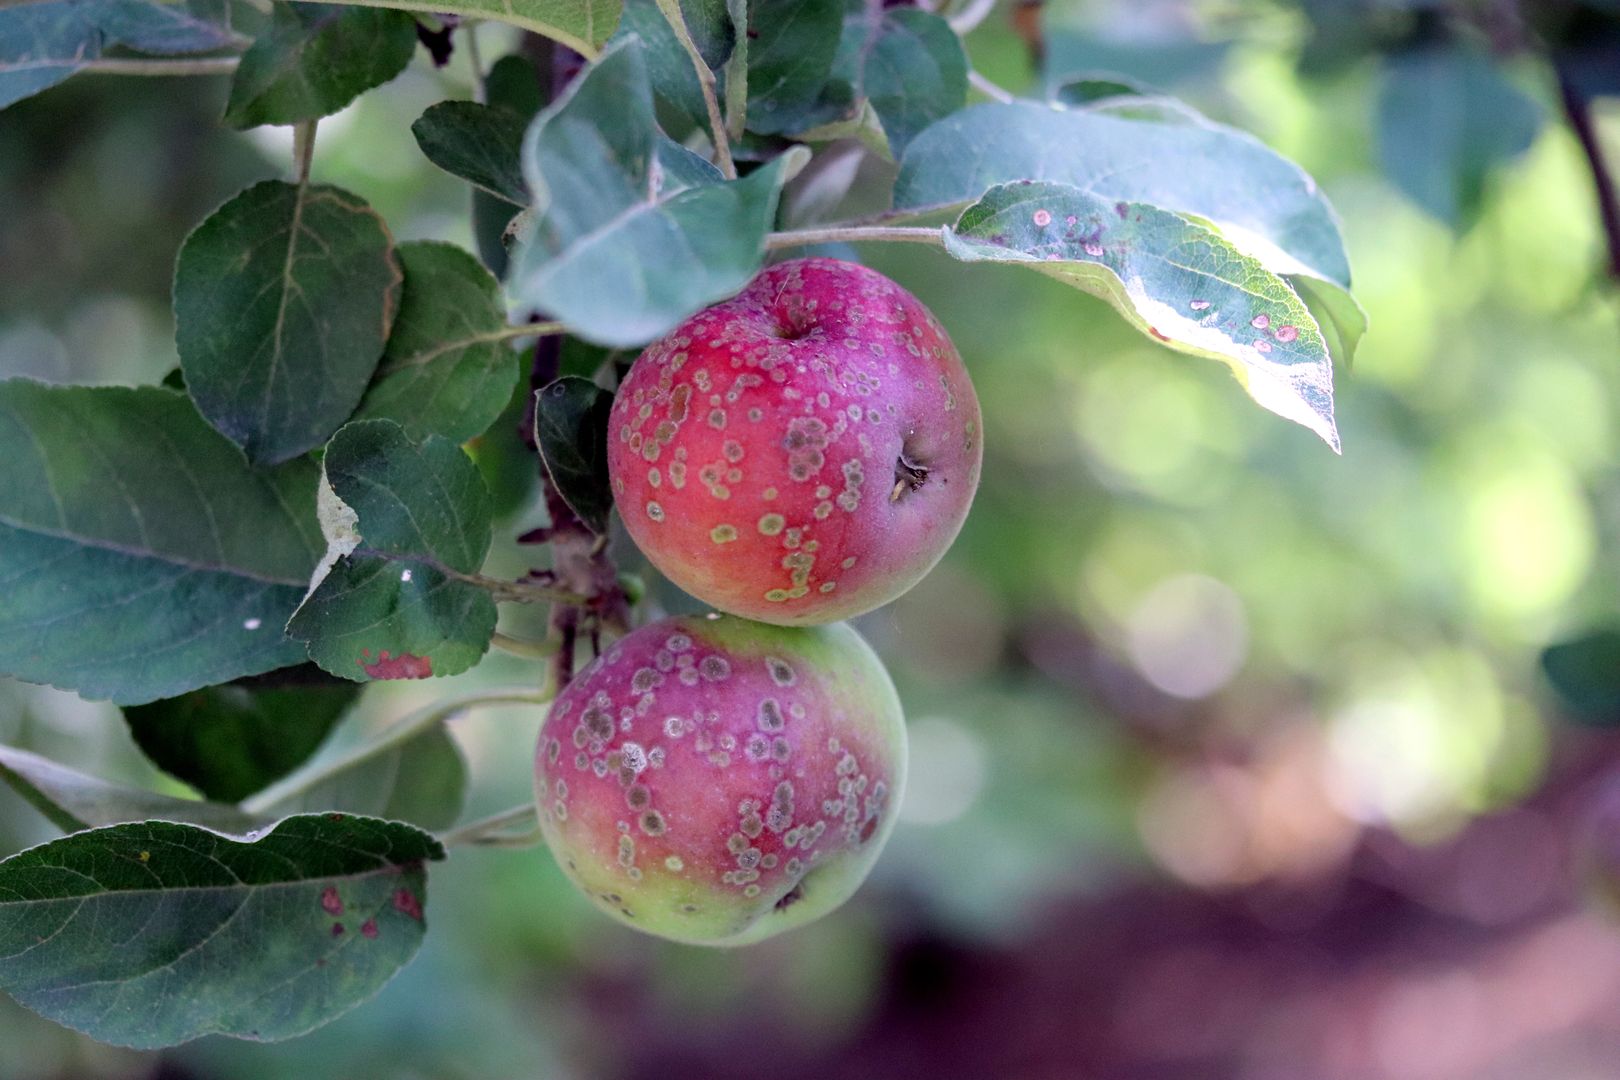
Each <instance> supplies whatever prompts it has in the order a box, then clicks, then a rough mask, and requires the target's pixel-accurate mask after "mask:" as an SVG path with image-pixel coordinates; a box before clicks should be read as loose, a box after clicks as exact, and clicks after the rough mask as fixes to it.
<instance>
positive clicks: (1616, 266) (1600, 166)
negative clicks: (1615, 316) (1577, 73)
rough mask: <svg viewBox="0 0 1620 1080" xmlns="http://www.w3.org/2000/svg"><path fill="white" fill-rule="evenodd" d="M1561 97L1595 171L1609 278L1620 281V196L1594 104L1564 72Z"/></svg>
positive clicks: (1561, 75)
mask: <svg viewBox="0 0 1620 1080" xmlns="http://www.w3.org/2000/svg"><path fill="white" fill-rule="evenodd" d="M1558 96H1559V98H1560V99H1561V100H1562V102H1563V105H1564V116H1565V117H1566V118H1567V119H1568V120H1569V126H1570V127H1571V128H1573V129H1574V131H1575V137H1576V138H1577V139H1578V140H1580V144H1581V150H1582V152H1583V153H1585V154H1586V164H1587V167H1588V168H1589V169H1591V171H1592V184H1593V186H1594V187H1595V188H1596V189H1597V200H1598V216H1599V217H1600V218H1601V219H1602V221H1603V235H1604V238H1605V239H1606V240H1607V241H1608V245H1609V267H1608V270H1609V276H1610V277H1613V278H1614V279H1615V280H1616V281H1620V197H1617V196H1616V195H1615V187H1614V176H1613V175H1612V174H1611V173H1610V172H1609V165H1608V162H1607V161H1606V160H1605V159H1604V157H1603V147H1602V145H1601V144H1599V142H1598V134H1597V126H1596V125H1595V124H1594V123H1593V122H1592V103H1591V101H1590V100H1588V99H1587V98H1586V97H1585V96H1584V95H1582V93H1581V92H1580V89H1579V88H1578V87H1576V85H1575V83H1574V80H1572V79H1571V78H1570V77H1569V74H1568V73H1567V72H1565V71H1564V70H1563V69H1561V68H1560V69H1559V71H1558Z"/></svg>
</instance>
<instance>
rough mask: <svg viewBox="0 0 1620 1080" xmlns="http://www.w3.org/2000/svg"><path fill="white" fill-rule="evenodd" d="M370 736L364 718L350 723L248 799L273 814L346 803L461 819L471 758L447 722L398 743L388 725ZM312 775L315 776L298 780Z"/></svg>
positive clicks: (363, 810) (429, 822) (360, 809)
mask: <svg viewBox="0 0 1620 1080" xmlns="http://www.w3.org/2000/svg"><path fill="white" fill-rule="evenodd" d="M365 740H366V733H365V732H364V730H363V729H362V727H361V725H359V724H358V723H356V722H355V721H348V722H345V723H344V724H343V725H342V726H341V727H340V728H339V729H338V731H337V732H336V733H334V735H333V737H332V738H331V739H330V740H328V742H327V745H325V746H323V747H322V748H321V752H320V753H319V754H317V755H316V757H315V758H314V759H313V760H311V761H310V762H309V764H308V765H307V766H306V767H305V769H303V770H300V772H298V773H295V774H293V776H291V777H289V778H288V783H287V784H286V785H284V786H283V785H278V786H277V787H276V788H272V789H270V790H267V791H265V792H264V793H263V794H264V797H263V798H258V799H254V800H252V801H251V802H250V805H252V806H253V807H254V808H255V809H261V808H262V812H263V813H264V814H265V815H266V816H268V817H283V816H285V815H288V814H297V813H302V812H304V811H317V810H344V811H347V812H349V813H354V814H369V815H371V816H373V817H387V818H390V819H393V820H399V821H408V822H410V823H411V824H412V825H417V826H420V827H421V828H424V829H447V828H449V827H450V826H451V825H454V824H455V823H456V820H457V819H458V818H460V817H461V811H462V809H463V808H464V806H465V804H466V801H467V763H466V761H465V760H464V759H463V758H462V756H461V750H460V748H459V747H458V746H457V745H456V741H455V739H453V738H451V737H450V733H449V732H448V731H446V730H445V726H444V724H442V723H439V724H435V725H433V726H432V727H430V728H428V729H426V730H425V731H422V732H420V733H418V734H416V735H413V736H412V737H411V738H409V739H405V740H402V741H400V742H398V743H394V742H391V741H390V740H389V739H388V737H387V733H386V732H383V733H380V734H377V735H373V736H371V742H370V743H368V742H366V741H365ZM378 744H380V745H378ZM312 775H314V776H317V777H318V779H317V782H315V783H312V784H309V786H307V787H303V786H301V785H302V784H303V783H304V779H305V778H307V777H309V776H312ZM282 791H285V792H286V794H284V795H282V794H279V792H282Z"/></svg>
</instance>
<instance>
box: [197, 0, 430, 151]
mask: <svg viewBox="0 0 1620 1080" xmlns="http://www.w3.org/2000/svg"><path fill="white" fill-rule="evenodd" d="M415 51H416V20H415V19H413V18H411V17H410V16H409V15H407V14H405V13H404V12H402V11H387V10H376V9H369V8H361V9H356V8H351V7H343V6H341V5H338V4H307V3H296V4H294V3H279V4H276V5H275V13H274V16H273V18H272V20H271V23H270V29H269V30H268V31H267V32H266V33H264V34H262V35H261V36H260V37H259V38H258V39H257V40H255V41H254V42H253V44H252V46H250V47H249V48H248V51H247V52H245V53H243V54H242V64H241V66H240V67H238V68H237V69H236V76H235V78H233V79H232V81H231V97H230V101H229V103H227V104H226V106H225V122H226V123H227V124H230V125H231V126H232V127H236V128H250V127H257V126H258V125H260V124H296V123H298V122H299V121H301V120H316V119H319V118H320V117H323V116H330V115H332V114H333V113H335V112H338V111H339V110H341V109H342V108H343V107H344V106H345V105H347V104H349V102H351V101H353V100H354V99H355V98H357V97H359V96H360V95H361V94H363V93H365V92H366V91H367V90H370V89H372V88H373V87H376V86H381V85H382V84H383V83H385V82H388V81H389V80H391V79H392V78H394V76H396V75H398V74H399V73H400V72H402V71H404V70H405V65H407V64H409V63H410V62H411V54H412V53H413V52H415Z"/></svg>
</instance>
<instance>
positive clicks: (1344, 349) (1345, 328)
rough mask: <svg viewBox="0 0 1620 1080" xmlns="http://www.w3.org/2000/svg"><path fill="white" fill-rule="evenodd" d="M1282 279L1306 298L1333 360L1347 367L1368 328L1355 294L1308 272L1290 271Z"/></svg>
mask: <svg viewBox="0 0 1620 1080" xmlns="http://www.w3.org/2000/svg"><path fill="white" fill-rule="evenodd" d="M1285 280H1286V281H1287V282H1288V284H1289V285H1291V286H1293V289H1294V291H1295V292H1296V293H1298V294H1299V298H1300V299H1301V300H1303V301H1305V306H1306V307H1307V308H1309V309H1310V312H1311V318H1313V319H1315V320H1316V325H1317V326H1318V327H1320V328H1321V330H1322V339H1323V340H1324V341H1326V342H1327V348H1328V355H1329V356H1331V357H1332V358H1333V363H1334V364H1335V365H1336V366H1341V367H1344V368H1346V369H1348V368H1349V367H1350V364H1351V362H1352V361H1353V360H1354V359H1355V356H1356V347H1357V346H1358V345H1360V344H1361V338H1362V335H1364V334H1365V333H1366V332H1367V313H1366V312H1365V311H1363V310H1361V305H1360V304H1358V303H1357V302H1356V298H1355V297H1353V296H1351V295H1350V294H1349V293H1348V292H1346V291H1345V290H1344V289H1341V288H1339V286H1337V285H1335V284H1333V283H1332V282H1330V281H1322V280H1321V279H1320V278H1313V277H1311V276H1310V275H1308V274H1289V275H1287V276H1286V277H1285Z"/></svg>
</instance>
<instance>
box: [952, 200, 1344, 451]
mask: <svg viewBox="0 0 1620 1080" xmlns="http://www.w3.org/2000/svg"><path fill="white" fill-rule="evenodd" d="M945 248H946V250H947V251H948V252H950V254H952V255H953V256H955V257H956V258H958V259H962V260H964V261H967V262H1004V263H1019V264H1023V265H1027V266H1029V267H1030V268H1031V269H1034V270H1039V271H1040V272H1042V273H1044V274H1047V275H1049V276H1051V277H1054V278H1057V279H1058V280H1059V281H1063V282H1065V283H1066V284H1069V285H1073V286H1075V287H1076V288H1079V289H1083V290H1085V291H1086V292H1089V293H1092V294H1093V295H1096V296H1100V297H1102V298H1103V299H1105V300H1107V301H1108V302H1109V303H1111V304H1112V305H1113V306H1114V307H1115V308H1117V309H1118V310H1119V311H1120V313H1121V314H1123V315H1124V316H1125V318H1126V319H1127V320H1128V321H1130V322H1131V324H1132V325H1134V326H1136V327H1137V328H1139V329H1141V330H1143V331H1145V332H1146V333H1148V334H1150V335H1151V336H1152V337H1154V338H1156V339H1157V340H1159V341H1162V342H1164V343H1165V344H1167V345H1169V346H1171V347H1172V348H1175V349H1178V350H1180V351H1182V352H1187V353H1192V354H1194V355H1198V356H1207V357H1211V358H1213V359H1217V360H1220V361H1222V362H1223V363H1225V364H1226V365H1227V366H1229V367H1230V368H1231V369H1232V371H1233V372H1234V373H1235V374H1236V375H1237V377H1238V381H1239V382H1240V383H1242V384H1243V386H1244V388H1245V389H1246V390H1247V391H1248V392H1249V396H1250V397H1252V398H1254V400H1255V401H1256V402H1257V403H1259V404H1260V405H1261V406H1263V407H1265V408H1267V409H1269V410H1271V411H1272V412H1274V413H1277V414H1278V415H1279V416H1283V417H1286V418H1287V419H1290V420H1293V421H1294V422H1296V423H1299V424H1302V425H1304V426H1305V427H1307V428H1309V429H1310V430H1312V431H1314V432H1316V433H1317V434H1318V435H1320V436H1321V437H1322V439H1323V440H1324V441H1326V442H1327V444H1328V445H1329V446H1331V447H1333V448H1334V449H1335V450H1337V449H1338V448H1339V436H1338V432H1337V430H1336V429H1335V427H1334V423H1333V366H1332V362H1331V360H1330V359H1329V357H1328V352H1327V345H1326V342H1325V341H1324V340H1323V338H1322V333H1321V330H1320V329H1319V328H1318V326H1317V324H1316V320H1315V319H1314V318H1313V317H1312V316H1311V313H1310V311H1309V310H1308V309H1307V308H1306V306H1305V304H1304V302H1303V301H1302V300H1300V298H1299V296H1298V295H1297V294H1296V293H1295V292H1294V290H1293V289H1292V288H1291V287H1290V286H1289V285H1288V283H1287V282H1286V281H1284V280H1283V279H1282V278H1281V277H1279V276H1278V275H1276V274H1274V273H1272V272H1271V271H1269V270H1267V269H1266V268H1265V267H1264V266H1262V265H1261V264H1260V262H1259V260H1257V259H1255V258H1253V257H1252V256H1249V255H1245V254H1244V253H1242V252H1241V251H1239V250H1238V249H1237V248H1236V247H1234V246H1233V245H1232V244H1231V243H1230V242H1229V241H1227V240H1226V239H1225V238H1224V237H1222V236H1221V235H1220V234H1219V233H1217V232H1215V231H1213V230H1211V229H1208V228H1205V227H1204V226H1202V225H1199V224H1196V223H1194V222H1191V221H1188V220H1186V219H1185V218H1182V217H1179V216H1177V215H1175V214H1172V213H1169V212H1168V211H1165V210H1160V209H1158V208H1157V207H1153V206H1146V205H1143V204H1140V203H1115V202H1113V201H1104V200H1102V199H1099V198H1097V197H1096V196H1094V195H1090V194H1088V193H1086V192H1083V191H1080V190H1079V189H1077V188H1073V187H1069V186H1067V185H1063V184H1006V185H1001V186H998V187H993V188H991V189H990V190H989V191H988V192H986V194H985V196H984V198H983V199H981V200H980V201H979V202H978V203H976V204H974V205H973V206H971V207H969V208H968V209H967V210H966V211H964V212H963V214H962V216H961V218H960V220H958V221H957V223H956V226H955V227H954V228H947V229H946V230H945Z"/></svg>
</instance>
